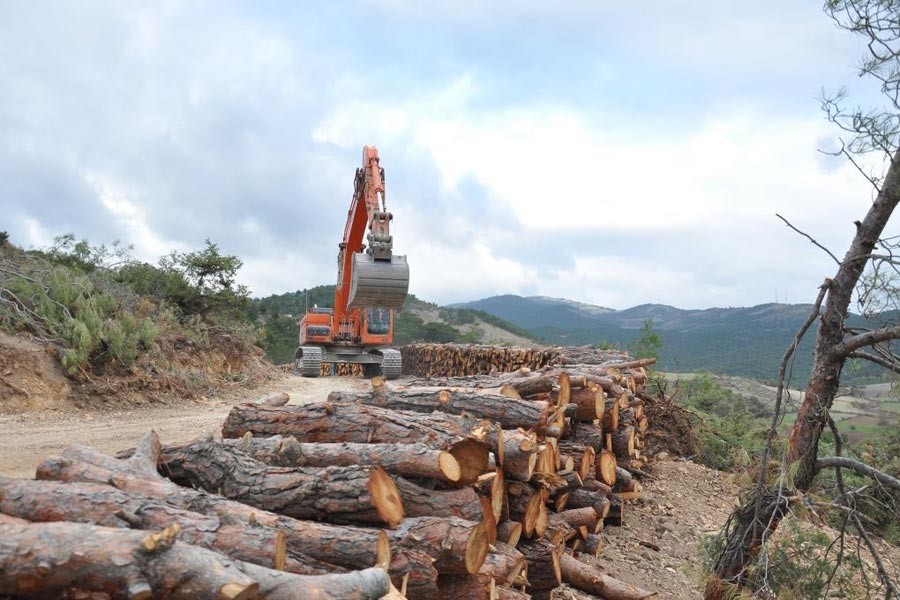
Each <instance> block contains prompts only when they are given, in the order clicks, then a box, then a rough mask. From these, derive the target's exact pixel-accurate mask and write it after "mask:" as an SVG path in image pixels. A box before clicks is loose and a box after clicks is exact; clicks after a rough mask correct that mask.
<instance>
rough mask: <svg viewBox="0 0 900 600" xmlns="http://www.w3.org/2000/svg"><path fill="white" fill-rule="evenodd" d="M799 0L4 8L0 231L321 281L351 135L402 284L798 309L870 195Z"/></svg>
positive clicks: (833, 56)
mask: <svg viewBox="0 0 900 600" xmlns="http://www.w3.org/2000/svg"><path fill="white" fill-rule="evenodd" d="M864 50H865V48H864V46H863V45H862V44H861V43H860V41H859V40H858V39H854V38H853V37H852V36H850V35H849V34H847V33H845V32H842V31H840V30H838V29H836V28H835V27H834V25H833V24H832V22H831V21H830V20H829V19H828V18H827V17H826V16H825V15H824V14H823V13H822V11H821V4H820V3H818V2H789V3H788V2H777V1H768V0H763V1H758V2H746V1H741V2H737V1H731V0H718V1H713V0H706V1H703V2H701V1H690V0H689V1H686V2H677V3H676V2H671V1H669V0H646V1H645V2H641V3H625V2H609V1H601V0H572V1H570V2H566V3H552V2H543V1H538V0H518V1H516V2H512V1H505V0H498V1H496V2H481V1H475V0H453V1H450V0H446V1H445V0H435V1H412V0H370V1H362V0H361V1H359V2H342V1H333V2H324V3H323V2H286V1H285V2H274V1H257V2H227V1H209V2H204V1H201V0H197V1H193V2H170V1H166V0H162V1H157V2H132V1H128V0H116V1H110V2H100V1H93V0H85V1H71V2H52V1H41V2H28V1H25V0H21V1H15V0H8V1H3V2H0V56H2V57H3V58H2V59H0V230H6V231H8V232H9V234H10V237H11V240H12V241H13V243H15V244H17V245H19V246H22V247H26V248H29V247H41V246H47V245H49V244H50V243H52V241H53V238H54V237H55V236H58V235H62V234H66V233H74V234H75V235H76V236H77V237H79V238H81V237H84V238H87V239H88V240H90V241H91V242H92V243H95V244H100V243H106V244H109V243H111V242H113V241H115V240H120V241H121V242H123V243H125V244H131V245H133V246H134V255H135V257H136V258H138V259H140V260H143V261H147V262H152V263H153V262H156V260H157V258H158V257H159V256H161V255H164V254H167V253H169V252H171V251H173V250H178V251H186V250H191V249H196V248H199V247H201V246H202V245H203V243H204V240H205V239H207V238H208V239H210V240H211V241H213V242H215V243H217V244H218V245H219V246H220V248H221V249H222V251H223V252H226V253H229V254H236V255H238V256H240V257H241V258H242V259H243V261H244V266H243V268H242V270H241V272H240V276H239V279H240V281H241V282H243V283H245V284H247V285H248V286H249V287H250V289H251V290H252V292H253V294H254V295H255V296H263V295H268V294H272V293H281V292H285V291H293V290H299V289H304V288H307V287H311V286H314V285H318V284H322V283H332V282H333V281H334V280H335V278H336V262H335V258H336V254H337V245H338V243H339V242H340V238H341V235H342V233H343V227H344V221H345V219H346V214H347V212H346V211H347V208H348V207H349V203H350V198H351V194H352V191H353V173H354V170H355V169H356V167H357V166H359V165H360V162H361V154H362V147H363V146H364V145H367V144H368V145H374V146H376V147H377V148H378V150H379V153H380V156H381V165H382V167H384V168H385V171H386V185H387V206H388V209H389V210H390V211H391V212H392V213H393V214H394V221H393V223H392V233H393V236H394V248H395V252H397V253H399V254H406V255H407V257H408V261H409V264H410V271H411V282H410V292H411V293H414V294H416V296H418V297H419V298H421V299H425V300H429V301H433V302H437V303H440V304H448V303H453V302H463V301H467V300H475V299H478V298H482V297H486V296H493V295H498V294H508V293H511V294H521V295H546V296H557V297H566V298H570V299H573V300H578V301H582V302H589V303H593V304H599V305H602V306H608V307H612V308H617V309H622V308H627V307H630V306H634V305H637V304H644V303H663V304H670V305H674V306H677V307H680V308H706V307H713V306H749V305H755V304H760V303H766V302H774V301H779V302H785V301H787V302H809V301H812V300H813V299H814V298H815V296H816V291H817V287H818V286H819V285H820V284H821V282H822V280H823V279H824V278H825V277H827V276H829V275H831V274H832V273H833V271H834V263H833V262H832V261H831V259H830V258H829V257H828V256H827V255H826V254H825V253H823V252H822V251H821V250H818V249H817V248H815V247H814V246H812V245H811V244H810V243H809V242H808V241H807V240H805V239H804V238H802V237H800V236H799V235H797V234H796V233H794V232H792V231H790V230H789V229H788V228H787V227H786V226H785V225H784V224H783V223H782V222H781V221H779V220H778V218H777V217H776V216H775V214H776V213H780V214H782V215H784V216H785V217H786V218H787V219H789V220H790V221H791V222H792V223H794V224H795V225H796V226H797V227H799V228H801V229H803V230H804V231H806V232H809V233H810V234H811V235H813V236H814V237H815V238H816V239H817V240H818V241H820V242H821V243H823V244H824V245H826V246H828V247H829V248H831V249H832V251H833V252H834V253H835V254H837V255H841V254H843V252H844V251H845V249H846V247H847V245H848V243H849V241H850V239H851V237H852V235H853V233H854V225H853V221H854V220H856V219H861V218H862V216H863V215H864V214H865V211H866V209H867V208H868V206H869V204H870V202H871V198H872V195H871V190H870V186H869V184H868V183H867V182H866V181H865V180H864V179H863V178H862V177H861V176H860V174H859V173H858V172H857V171H856V170H855V169H854V168H853V166H852V165H850V164H849V163H848V162H847V161H846V160H844V159H841V158H838V157H833V156H830V155H828V154H826V153H824V152H822V150H833V149H834V148H836V147H837V144H838V141H837V138H838V132H837V131H836V130H835V128H834V127H833V126H832V125H830V124H829V123H828V122H827V121H826V120H825V119H824V116H823V113H822V112H821V109H820V98H821V95H822V92H823V90H825V91H829V92H830V91H834V90H837V89H839V88H841V87H842V86H849V89H850V91H851V93H852V98H853V99H854V100H856V101H858V102H860V103H868V102H877V101H878V98H877V95H876V94H875V93H874V92H873V89H872V88H871V86H870V85H868V86H867V84H866V82H865V81H860V80H859V78H858V77H857V74H856V66H857V64H858V62H859V59H860V57H861V56H862V53H863V51H864Z"/></svg>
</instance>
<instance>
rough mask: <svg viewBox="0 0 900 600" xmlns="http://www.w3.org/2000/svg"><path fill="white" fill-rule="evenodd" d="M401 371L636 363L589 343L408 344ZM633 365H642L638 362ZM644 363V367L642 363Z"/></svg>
mask: <svg viewBox="0 0 900 600" xmlns="http://www.w3.org/2000/svg"><path fill="white" fill-rule="evenodd" d="M400 352H401V353H402V354H403V373H404V374H405V375H414V376H419V377H425V378H434V377H468V376H474V375H497V374H500V373H511V372H514V371H516V370H518V369H522V368H525V369H529V370H530V371H538V370H540V369H543V368H545V367H553V366H557V367H559V366H563V365H566V366H569V367H573V366H579V365H590V366H592V367H602V366H604V365H607V364H617V363H627V362H637V363H640V362H641V361H632V360H631V358H630V357H629V356H628V354H627V353H625V352H622V351H619V350H598V349H596V348H593V347H592V346H555V347H503V346H487V345H479V344H409V345H407V346H402V347H401V348H400ZM635 366H641V365H640V364H638V365H635ZM643 366H647V365H646V364H644V365H643Z"/></svg>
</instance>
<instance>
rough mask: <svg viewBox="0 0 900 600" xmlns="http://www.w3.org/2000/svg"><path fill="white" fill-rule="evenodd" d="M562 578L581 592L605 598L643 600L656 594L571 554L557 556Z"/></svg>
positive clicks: (610, 599)
mask: <svg viewBox="0 0 900 600" xmlns="http://www.w3.org/2000/svg"><path fill="white" fill-rule="evenodd" d="M559 567H560V571H561V572H562V580H563V581H565V582H566V583H568V584H569V585H571V586H573V587H576V588H578V589H579V590H581V591H583V592H587V593H589V594H594V595H595V596H599V597H601V598H604V599H605V600H643V599H644V598H652V597H653V596H656V595H657V594H656V592H650V591H647V590H642V589H640V588H636V587H634V586H632V585H628V584H627V583H624V582H622V581H619V580H618V579H616V578H614V577H610V576H609V575H607V574H605V573H601V572H600V571H598V570H597V569H596V567H592V566H590V565H587V564H585V563H583V562H581V561H580V560H578V559H577V558H575V557H573V556H569V555H568V554H562V555H561V556H560V557H559Z"/></svg>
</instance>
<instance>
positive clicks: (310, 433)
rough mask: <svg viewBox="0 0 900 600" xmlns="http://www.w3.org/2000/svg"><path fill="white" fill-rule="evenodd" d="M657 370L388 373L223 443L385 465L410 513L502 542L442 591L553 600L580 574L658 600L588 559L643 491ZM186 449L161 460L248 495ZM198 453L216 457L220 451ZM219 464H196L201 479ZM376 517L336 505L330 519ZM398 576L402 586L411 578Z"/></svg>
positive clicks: (183, 477) (212, 485)
mask: <svg viewBox="0 0 900 600" xmlns="http://www.w3.org/2000/svg"><path fill="white" fill-rule="evenodd" d="M498 355H499V354H498ZM646 364H647V361H632V360H631V359H630V358H629V357H627V356H625V357H619V358H618V359H617V360H616V361H615V362H611V361H607V362H606V363H604V364H580V365H579V366H577V367H571V366H568V365H547V366H545V367H544V368H543V369H541V370H539V371H537V372H533V371H531V370H530V369H527V368H520V369H518V370H516V371H514V372H512V373H504V374H496V375H478V376H462V377H455V378H448V377H446V376H444V377H437V378H427V377H420V378H417V379H412V380H408V381H407V383H408V384H409V385H405V386H392V387H389V386H388V385H386V383H385V382H384V381H383V380H382V379H381V378H377V377H376V378H374V379H373V381H372V390H371V391H369V392H363V393H347V392H340V393H339V392H334V393H332V394H330V395H329V396H328V398H327V399H326V401H325V402H323V403H321V404H310V405H298V406H285V407H280V408H273V407H268V406H260V405H256V404H245V405H241V406H237V407H235V408H234V409H233V410H232V411H231V413H230V414H229V416H228V418H227V420H226V423H225V426H224V428H223V437H224V441H223V443H222V445H223V446H228V447H231V448H235V449H239V450H240V451H241V452H243V453H244V454H246V455H248V456H250V457H252V458H254V459H255V460H258V461H260V462H264V463H266V464H267V465H271V466H272V467H279V468H285V467H289V468H291V469H295V470H297V471H301V470H303V469H309V468H320V469H321V468H336V467H343V468H347V467H349V466H351V465H356V466H357V467H359V466H372V465H376V464H377V465H379V466H380V467H382V468H383V469H384V470H385V472H386V473H387V474H388V475H390V477H391V478H392V480H393V482H394V484H395V486H396V488H397V490H398V491H399V498H400V500H401V502H402V505H403V510H404V517H405V519H409V518H410V517H415V518H424V517H426V516H429V515H450V516H453V517H456V518H460V519H465V520H468V521H469V522H473V523H474V522H479V523H480V526H481V527H482V528H483V533H484V535H485V536H486V539H487V540H488V544H489V548H490V549H491V550H490V551H489V552H488V553H487V554H486V558H485V562H484V563H482V565H481V566H480V567H479V568H478V569H477V570H475V572H468V573H465V574H463V573H456V574H451V573H444V572H441V573H439V575H438V577H437V582H436V583H437V590H438V592H439V596H440V597H445V598H498V597H516V598H519V597H521V598H526V597H534V598H546V597H549V595H550V593H551V591H552V590H553V589H555V588H556V587H557V586H559V585H560V584H561V583H563V582H567V583H570V584H571V585H573V586H576V587H578V588H580V589H582V590H584V591H586V592H589V593H592V594H595V595H597V596H598V597H600V598H614V599H618V598H646V597H650V596H653V595H654V594H653V593H652V592H649V591H645V590H640V589H637V588H633V587H631V586H629V585H627V584H625V583H623V582H621V581H618V580H616V579H615V578H614V577H613V576H612V575H610V574H607V573H602V572H601V571H599V570H598V569H597V568H596V567H594V566H593V565H591V564H588V563H585V562H582V561H581V559H580V558H576V557H582V556H583V555H584V554H587V555H589V556H593V557H596V556H598V555H599V554H600V552H601V548H602V545H603V543H602V532H603V528H604V526H605V525H621V524H622V523H623V522H624V520H625V518H626V507H627V505H628V504H629V503H630V502H631V501H633V500H635V499H636V498H638V497H639V495H640V483H639V477H640V475H642V474H643V471H642V470H641V467H643V457H642V455H641V446H642V437H641V436H642V432H643V431H644V430H646V428H647V427H648V425H649V422H648V421H647V419H646V416H645V415H644V414H643V406H642V400H641V399H640V397H639V396H638V393H640V392H642V390H643V386H644V382H645V381H646V373H645V372H644V366H645V365H646ZM448 383H452V384H453V385H447V384H448ZM209 443H211V442H207V444H209ZM404 447H405V450H404ZM184 453H185V450H184V449H183V448H177V447H172V448H167V449H164V451H163V458H162V463H161V464H162V465H165V464H169V463H171V468H170V469H169V473H170V475H171V476H172V477H174V478H175V479H176V480H177V481H180V482H182V483H184V484H190V485H195V486H199V487H203V488H206V489H219V490H220V491H221V492H222V493H224V494H226V495H228V494H232V493H236V494H243V492H242V491H241V490H243V489H245V488H246V484H247V480H245V479H244V478H243V477H241V479H242V480H243V481H242V485H239V486H238V488H237V490H236V491H235V492H232V491H231V487H230V486H229V485H227V484H226V483H224V482H223V481H221V479H219V474H220V473H221V472H229V473H240V472H241V470H240V469H235V468H233V467H229V468H228V469H223V470H222V471H217V472H215V473H214V474H213V475H210V476H207V477H205V478H202V479H201V478H198V477H197V476H194V477H193V478H192V477H190V476H189V474H187V473H186V472H185V467H184V464H185V462H186V461H185V460H184V459H183V458H182V456H183V455H184ZM196 454H198V455H201V454H202V455H207V456H212V455H213V452H212V449H211V448H209V447H208V446H207V447H203V448H199V449H198V451H197V452H196ZM208 460H210V459H206V458H202V457H201V456H196V457H195V458H192V459H191V461H187V462H195V463H196V466H195V467H193V470H194V471H199V472H201V473H202V472H206V471H208V468H207V467H206V466H202V465H204V463H205V462H206V461H208ZM216 462H220V463H221V464H231V463H225V462H224V461H216ZM626 467H627V468H626ZM292 472H294V471H292ZM278 474H279V476H280V477H282V478H283V477H284V473H283V472H282V471H278ZM254 481H255V480H254ZM239 483H240V482H239ZM254 485H255V487H254V489H258V490H260V491H262V490H265V489H266V487H265V486H264V485H262V484H260V483H255V484H254ZM268 495H271V494H268ZM241 500H242V501H245V502H247V501H251V499H249V498H241ZM292 510H297V509H296V508H294V509H292ZM306 510H308V509H306ZM371 514H372V510H371V509H369V508H366V507H359V509H358V511H357V513H356V514H354V515H352V516H348V515H347V513H345V512H342V511H341V510H339V509H338V508H335V509H333V510H332V516H330V517H329V518H330V519H332V520H334V519H348V518H352V519H357V520H358V519H363V518H369V515H371ZM400 523H401V524H402V523H403V521H400ZM401 526H402V525H401ZM497 563H501V564H503V565H505V566H504V567H503V568H502V569H498V567H497V566H496V565H497ZM485 565H489V566H485ZM510 565H512V568H511V569H510V570H508V571H506V572H505V573H503V569H507V568H508V567H509V566H510ZM391 574H392V576H393V577H394V578H395V580H396V578H397V576H398V575H399V574H400V573H398V572H392V573H391ZM395 583H396V581H395ZM416 597H420V596H416ZM421 597H427V596H424V595H423V596H421Z"/></svg>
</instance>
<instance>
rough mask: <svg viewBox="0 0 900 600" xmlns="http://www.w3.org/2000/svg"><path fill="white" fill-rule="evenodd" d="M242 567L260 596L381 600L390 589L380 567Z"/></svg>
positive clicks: (270, 598)
mask: <svg viewBox="0 0 900 600" xmlns="http://www.w3.org/2000/svg"><path fill="white" fill-rule="evenodd" d="M239 568H240V569H241V570H242V571H243V572H244V573H246V574H247V575H248V576H250V577H251V578H252V579H253V580H254V581H256V582H258V583H259V597H260V598H265V599H266V600H378V599H380V598H382V597H384V596H385V595H386V594H387V593H388V592H389V591H390V589H391V580H390V578H389V577H388V574H387V571H385V570H384V569H382V568H380V567H371V568H368V569H363V570H361V571H352V572H350V573H340V574H329V575H295V574H294V573H283V572H281V571H273V570H272V569H266V568H264V567H260V566H259V565H254V564H250V563H241V564H240V565H239Z"/></svg>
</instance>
